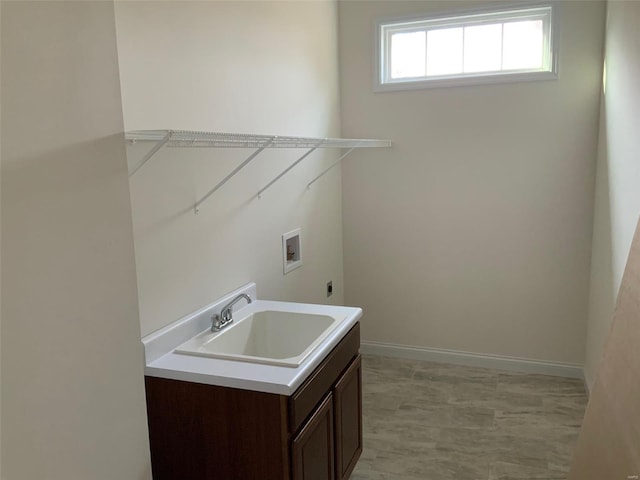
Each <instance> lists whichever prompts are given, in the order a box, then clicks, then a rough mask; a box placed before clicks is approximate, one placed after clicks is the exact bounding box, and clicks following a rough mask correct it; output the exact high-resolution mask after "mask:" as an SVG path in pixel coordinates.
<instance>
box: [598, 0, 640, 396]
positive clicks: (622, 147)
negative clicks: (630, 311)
mask: <svg viewBox="0 0 640 480" xmlns="http://www.w3.org/2000/svg"><path fill="white" fill-rule="evenodd" d="M639 27H640V3H638V2H622V1H612V2H609V3H608V7H607V34H606V57H605V63H606V91H605V95H604V96H603V100H602V107H601V111H600V140H599V146H598V167H597V177H596V200H595V217H594V228H593V252H592V260H591V263H592V270H591V291H590V296H589V323H588V329H587V352H586V362H585V376H586V379H587V383H588V384H589V385H591V383H592V382H593V379H594V376H595V372H596V368H597V366H598V363H599V361H600V357H601V356H602V349H603V346H604V342H605V339H606V338H607V334H608V333H609V328H610V325H611V320H612V318H613V311H614V306H615V301H616V297H617V294H618V289H619V287H620V281H621V279H622V273H623V271H624V267H625V264H626V261H627V256H628V254H629V246H630V245H631V240H632V237H633V232H634V228H635V225H636V222H637V221H638V215H640V187H639V185H640V163H638V152H639V151H640V137H639V136H638V125H639V124H640V88H639V87H638V82H639V81H640V59H639V58H638V51H640V30H639Z"/></svg>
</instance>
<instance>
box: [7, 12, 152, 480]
mask: <svg viewBox="0 0 640 480" xmlns="http://www.w3.org/2000/svg"><path fill="white" fill-rule="evenodd" d="M122 131H123V124H122V110H121V100H120V90H119V82H118V64H117V53H116V40H115V23H114V12H113V3H111V2H64V3H59V2H15V3H12V2H2V298H3V300H4V301H3V302H2V386H3V388H2V436H3V442H2V468H3V471H2V478H3V479H6V480H21V479H24V480H33V479H48V480H57V479H60V480H70V479H91V480H99V479H104V480H113V479H116V478H118V479H127V480H142V479H150V478H151V473H150V466H149V453H148V449H149V447H148V440H147V427H146V418H145V404H144V387H143V370H142V367H143V361H142V349H141V345H140V326H139V323H138V309H137V295H136V278H135V267H134V252H133V233H132V227H131V211H130V202H129V186H128V182H127V173H126V157H125V151H124V143H123V137H122Z"/></svg>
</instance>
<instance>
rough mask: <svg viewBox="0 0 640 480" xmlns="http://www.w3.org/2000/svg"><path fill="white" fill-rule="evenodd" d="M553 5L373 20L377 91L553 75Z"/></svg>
mask: <svg viewBox="0 0 640 480" xmlns="http://www.w3.org/2000/svg"><path fill="white" fill-rule="evenodd" d="M552 13H553V7H552V6H537V7H528V8H520V9H517V10H513V9H511V10H506V11H505V10H502V11H496V12H489V13H487V12H485V13H474V14H470V15H458V16H455V17H439V18H418V19H415V18H414V19H412V20H404V21H393V22H391V21H383V22H380V23H379V24H378V35H379V41H378V48H379V52H378V60H379V62H378V68H377V72H376V75H377V77H378V78H377V82H376V83H377V86H378V89H379V90H397V89H405V88H424V87H431V86H451V85H461V84H470V83H471V84H474V83H491V82H497V81H500V82H503V81H518V80H543V79H550V78H556V62H555V56H556V55H555V48H554V38H553V34H552V33H553V28H552Z"/></svg>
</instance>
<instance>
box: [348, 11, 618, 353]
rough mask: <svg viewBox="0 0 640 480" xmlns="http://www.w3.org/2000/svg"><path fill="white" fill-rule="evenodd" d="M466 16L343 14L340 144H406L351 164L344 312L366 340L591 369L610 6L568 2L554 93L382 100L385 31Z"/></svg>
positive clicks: (530, 89)
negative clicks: (386, 23) (380, 46)
mask: <svg viewBox="0 0 640 480" xmlns="http://www.w3.org/2000/svg"><path fill="white" fill-rule="evenodd" d="M467 4H469V2H467ZM471 4H472V5H473V6H474V7H478V5H479V2H471ZM462 6H463V4H461V3H457V2H450V1H447V2H417V1H413V2H400V1H392V2H391V1H385V2H364V1H363V2H350V1H346V2H341V3H340V30H339V33H340V67H341V112H342V116H341V121H342V133H343V135H346V136H355V137H358V136H360V135H367V136H369V135H370V136H374V137H376V136H382V137H389V138H390V139H391V140H393V141H394V142H395V146H394V149H393V150H392V151H380V152H372V153H370V152H358V153H357V154H356V155H354V157H353V158H352V159H351V160H350V161H349V162H347V163H345V164H344V165H343V172H342V173H343V212H344V213H343V215H344V227H343V228H344V259H345V261H344V269H345V285H346V287H345V298H346V302H347V303H349V304H356V305H361V306H362V307H364V309H365V312H366V316H365V320H364V322H363V328H362V334H363V338H364V340H370V341H376V342H388V343H395V344H405V345H414V346H424V347H438V348H445V349H453V350H461V351H469V352H478V353H487V354H497V355H507V356H514V357H526V358H533V359H543V360H547V361H557V362H570V363H582V361H583V359H584V343H585V324H586V322H585V319H586V315H587V295H588V288H589V262H590V252H591V231H592V217H593V211H592V205H593V183H594V174H595V157H596V155H595V150H596V144H597V127H598V102H599V95H600V84H601V69H602V35H603V26H604V11H605V8H604V3H602V2H595V1H587V2H577V1H576V2H563V3H562V4H561V5H560V7H561V9H560V10H561V11H560V14H561V25H560V78H559V79H558V80H556V81H544V82H527V83H514V84H501V85H484V86H470V87H458V88H435V89H428V90H414V91H404V92H393V93H373V92H372V83H373V67H372V62H373V58H374V52H373V46H374V42H373V25H374V20H375V19H377V18H380V17H394V16H402V15H408V14H416V13H421V12H422V13H428V12H431V13H438V12H441V11H443V10H446V11H452V10H455V9H457V8H459V7H460V8H461V7H462Z"/></svg>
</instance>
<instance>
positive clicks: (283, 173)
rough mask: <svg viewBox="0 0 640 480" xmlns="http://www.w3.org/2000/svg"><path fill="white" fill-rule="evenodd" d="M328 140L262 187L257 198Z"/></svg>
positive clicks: (310, 150)
mask: <svg viewBox="0 0 640 480" xmlns="http://www.w3.org/2000/svg"><path fill="white" fill-rule="evenodd" d="M325 140H326V139H322V140H320V141H319V142H318V143H317V144H316V145H315V146H314V147H313V148H310V149H309V150H308V151H307V153H305V154H304V155H302V156H301V157H300V158H298V160H296V161H295V162H293V163H292V164H291V165H289V166H288V167H287V168H286V169H285V170H283V171H282V173H281V174H280V175H278V176H277V177H276V178H274V179H273V180H271V181H270V182H269V183H267V184H266V185H265V186H264V187H262V188H261V189H260V191H259V192H258V193H256V195H255V197H254V198H256V197H258V198H260V197H261V195H262V193H263V192H264V191H265V190H266V189H267V188H269V187H270V186H271V185H273V184H274V183H276V182H277V181H278V180H280V179H281V178H282V177H284V176H285V175H286V174H287V173H288V172H289V170H291V169H292V168H293V167H295V166H296V165H297V164H299V163H300V162H301V161H302V160H304V159H305V158H307V157H308V156H309V155H311V154H312V153H313V152H314V151H315V150H316V149H317V148H318V147H319V146H320V145H322V144H323V143H324V142H325Z"/></svg>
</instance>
